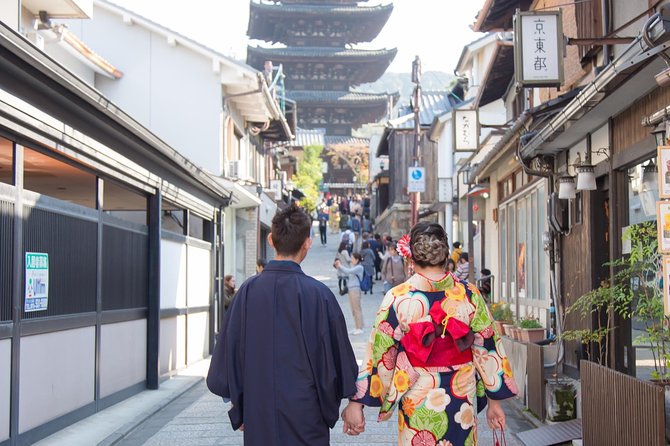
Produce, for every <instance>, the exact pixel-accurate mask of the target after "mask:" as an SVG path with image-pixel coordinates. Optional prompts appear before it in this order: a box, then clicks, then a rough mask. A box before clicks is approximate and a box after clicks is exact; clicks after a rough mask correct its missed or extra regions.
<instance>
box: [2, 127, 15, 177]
mask: <svg viewBox="0 0 670 446" xmlns="http://www.w3.org/2000/svg"><path fill="white" fill-rule="evenodd" d="M0 182H2V183H7V184H14V143H12V141H10V140H8V139H5V138H0Z"/></svg>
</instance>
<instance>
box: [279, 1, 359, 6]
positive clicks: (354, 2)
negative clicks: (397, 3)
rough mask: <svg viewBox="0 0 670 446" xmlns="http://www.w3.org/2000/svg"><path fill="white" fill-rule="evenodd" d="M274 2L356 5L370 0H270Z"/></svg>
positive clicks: (286, 3)
mask: <svg viewBox="0 0 670 446" xmlns="http://www.w3.org/2000/svg"><path fill="white" fill-rule="evenodd" d="M270 1H271V2H273V3H282V4H285V5H295V4H302V5H323V4H326V5H355V4H357V3H366V2H367V1H368V0H270Z"/></svg>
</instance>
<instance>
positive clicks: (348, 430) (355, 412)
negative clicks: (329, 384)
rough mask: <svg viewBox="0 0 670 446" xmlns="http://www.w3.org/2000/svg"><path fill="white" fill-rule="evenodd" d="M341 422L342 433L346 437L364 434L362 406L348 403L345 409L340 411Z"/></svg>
mask: <svg viewBox="0 0 670 446" xmlns="http://www.w3.org/2000/svg"><path fill="white" fill-rule="evenodd" d="M342 421H344V427H343V428H342V431H343V432H344V433H345V434H348V435H359V434H360V433H362V432H365V415H364V414H363V405H362V404H361V403H355V402H353V401H350V402H349V404H347V407H345V408H344V410H343V411H342Z"/></svg>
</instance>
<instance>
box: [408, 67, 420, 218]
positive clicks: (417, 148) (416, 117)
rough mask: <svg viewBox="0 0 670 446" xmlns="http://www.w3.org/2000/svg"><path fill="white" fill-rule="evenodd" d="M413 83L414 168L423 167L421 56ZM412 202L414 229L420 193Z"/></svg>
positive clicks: (413, 71)
mask: <svg viewBox="0 0 670 446" xmlns="http://www.w3.org/2000/svg"><path fill="white" fill-rule="evenodd" d="M412 82H413V83H414V84H415V87H414V98H413V102H414V104H413V105H414V135H415V140H414V167H420V166H421V121H420V120H419V114H420V112H421V105H420V103H419V102H420V100H421V59H419V56H416V57H415V58H414V62H412ZM410 202H411V207H412V215H411V220H410V222H411V226H412V227H413V226H414V225H415V224H417V222H418V221H419V205H420V204H421V196H420V193H419V192H413V193H412V194H411V195H410Z"/></svg>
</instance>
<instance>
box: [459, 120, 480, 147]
mask: <svg viewBox="0 0 670 446" xmlns="http://www.w3.org/2000/svg"><path fill="white" fill-rule="evenodd" d="M478 121H479V119H478V114H477V110H454V148H455V150H456V151H470V150H477V149H478V148H479V122H478Z"/></svg>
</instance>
